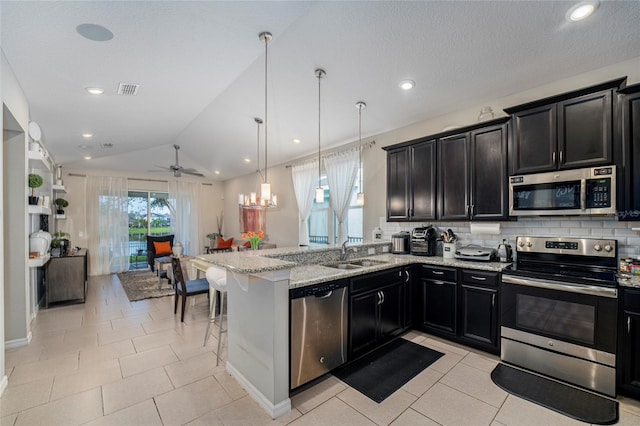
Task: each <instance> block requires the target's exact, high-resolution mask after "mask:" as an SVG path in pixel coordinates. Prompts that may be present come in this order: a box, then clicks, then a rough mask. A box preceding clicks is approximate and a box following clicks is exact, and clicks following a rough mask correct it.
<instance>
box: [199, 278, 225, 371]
mask: <svg viewBox="0 0 640 426" xmlns="http://www.w3.org/2000/svg"><path fill="white" fill-rule="evenodd" d="M205 277H206V279H207V281H208V282H209V294H211V293H213V294H211V295H210V296H209V324H207V331H206V334H205V335H204V345H203V346H206V345H207V341H208V340H209V334H210V331H211V323H212V322H214V321H215V320H216V315H215V306H216V300H217V299H218V296H217V294H218V292H219V293H220V301H219V303H218V308H219V309H220V315H219V316H218V322H219V325H218V326H219V329H218V350H217V352H216V366H217V365H218V364H219V363H220V347H221V343H222V333H226V332H227V330H222V314H223V311H224V297H225V294H227V271H226V270H225V269H221V268H216V267H215V266H214V267H211V268H208V269H207V272H206V273H205ZM227 328H228V326H227Z"/></svg>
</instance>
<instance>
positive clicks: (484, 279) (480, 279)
mask: <svg viewBox="0 0 640 426" xmlns="http://www.w3.org/2000/svg"><path fill="white" fill-rule="evenodd" d="M471 278H473V279H474V280H477V281H486V280H487V278H486V277H477V276H475V275H471Z"/></svg>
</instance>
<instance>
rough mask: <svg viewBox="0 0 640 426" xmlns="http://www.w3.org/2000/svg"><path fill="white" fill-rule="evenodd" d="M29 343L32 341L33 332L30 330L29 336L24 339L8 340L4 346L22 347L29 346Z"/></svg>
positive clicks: (8, 347)
mask: <svg viewBox="0 0 640 426" xmlns="http://www.w3.org/2000/svg"><path fill="white" fill-rule="evenodd" d="M29 343H31V332H29V334H28V335H27V337H25V338H22V339H13V340H6V341H5V342H4V348H5V349H15V348H21V347H23V346H27V345H28V344H29Z"/></svg>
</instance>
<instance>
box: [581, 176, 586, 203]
mask: <svg viewBox="0 0 640 426" xmlns="http://www.w3.org/2000/svg"><path fill="white" fill-rule="evenodd" d="M586 209H587V180H586V179H582V180H580V210H583V211H584V210H586Z"/></svg>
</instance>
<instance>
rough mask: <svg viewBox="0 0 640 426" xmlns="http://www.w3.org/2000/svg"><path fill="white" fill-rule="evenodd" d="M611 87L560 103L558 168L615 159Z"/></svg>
mask: <svg viewBox="0 0 640 426" xmlns="http://www.w3.org/2000/svg"><path fill="white" fill-rule="evenodd" d="M611 98H612V91H611V90H605V91H602V92H599V93H594V94H593V95H585V96H581V97H579V98H576V99H571V100H567V101H564V102H561V103H559V104H558V111H557V112H558V168H559V169H569V168H576V167H588V166H594V165H600V164H611V162H612V155H611V151H612V136H613V134H612V125H611V121H612V107H611Z"/></svg>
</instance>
